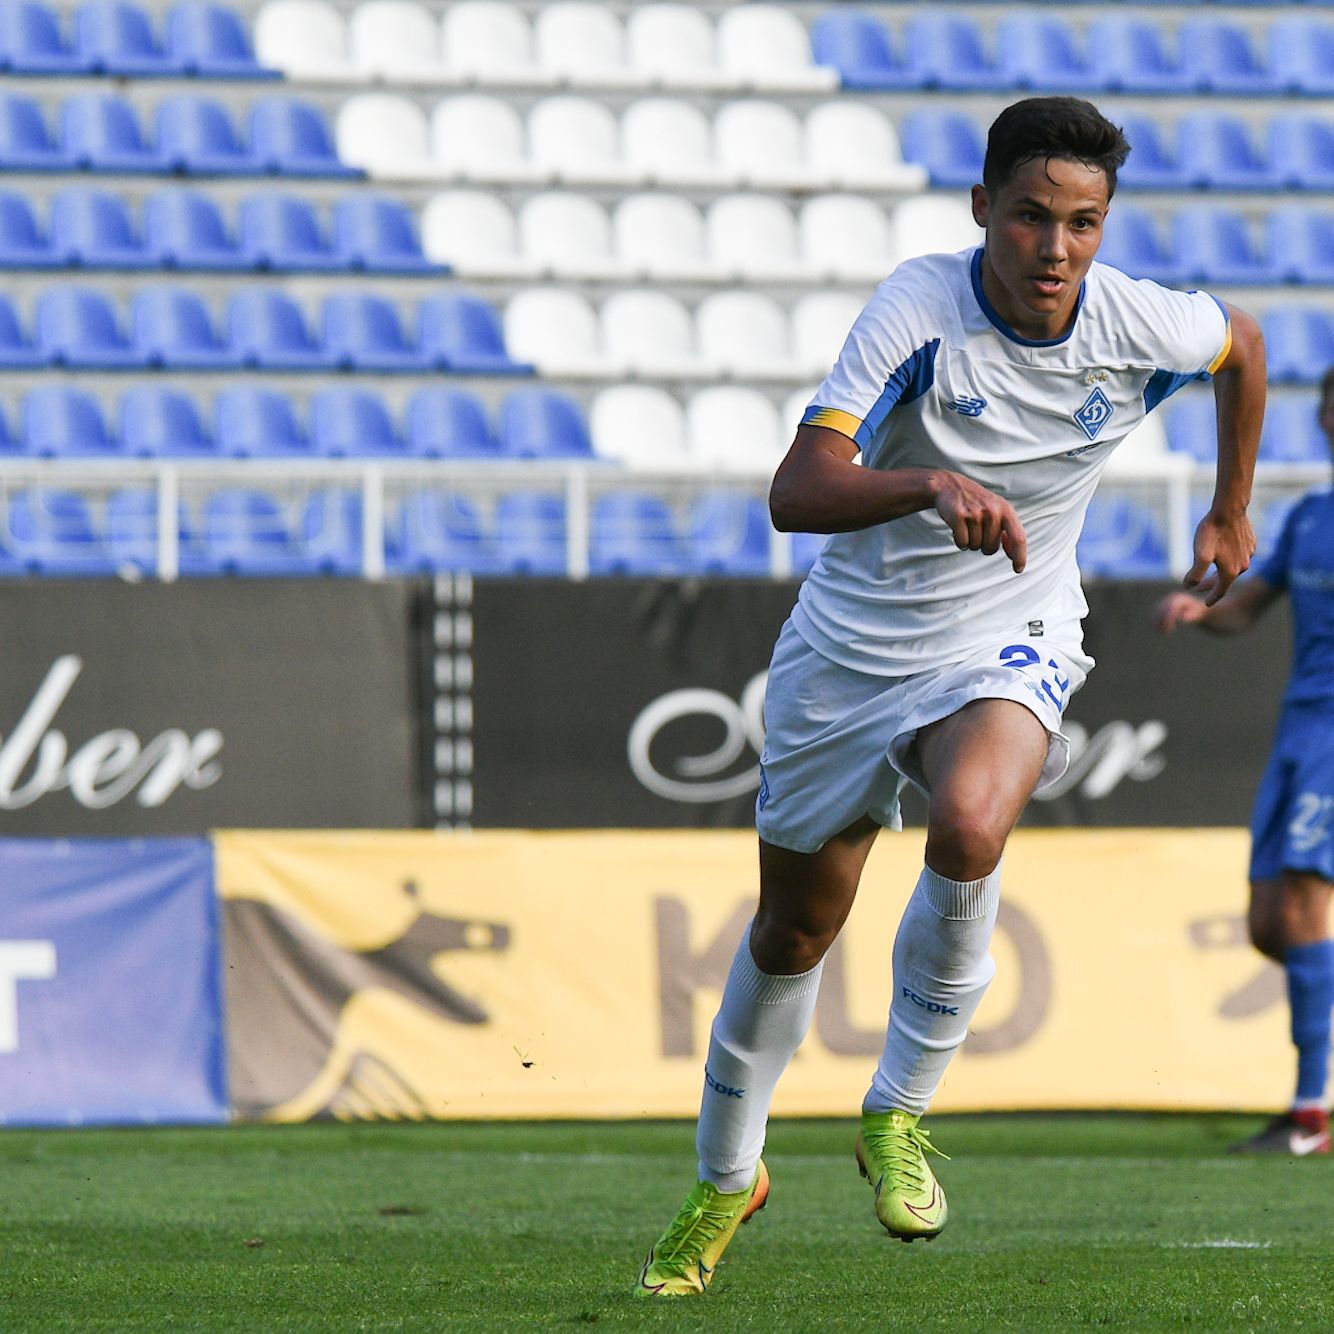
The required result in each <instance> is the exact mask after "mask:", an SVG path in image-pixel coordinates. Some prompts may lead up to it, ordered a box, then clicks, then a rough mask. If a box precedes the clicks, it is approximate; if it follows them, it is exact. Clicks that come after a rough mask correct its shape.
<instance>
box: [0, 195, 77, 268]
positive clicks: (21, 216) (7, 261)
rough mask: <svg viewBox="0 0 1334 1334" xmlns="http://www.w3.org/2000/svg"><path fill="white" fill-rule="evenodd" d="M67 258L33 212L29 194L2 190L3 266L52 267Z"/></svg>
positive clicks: (0, 233) (0, 232)
mask: <svg viewBox="0 0 1334 1334" xmlns="http://www.w3.org/2000/svg"><path fill="white" fill-rule="evenodd" d="M63 262H64V261H63V260H62V259H61V258H60V256H59V255H57V254H56V252H55V249H54V247H53V246H52V244H51V238H50V237H49V236H47V235H46V233H45V232H44V231H43V229H42V226H41V224H40V223H39V222H38V221H37V218H36V215H35V214H34V213H33V211H32V204H31V203H30V202H29V199H28V196H27V195H26V194H23V193H22V192H20V191H18V190H0V267H3V268H7V269H49V268H55V267H56V266H58V265H60V264H62V263H63Z"/></svg>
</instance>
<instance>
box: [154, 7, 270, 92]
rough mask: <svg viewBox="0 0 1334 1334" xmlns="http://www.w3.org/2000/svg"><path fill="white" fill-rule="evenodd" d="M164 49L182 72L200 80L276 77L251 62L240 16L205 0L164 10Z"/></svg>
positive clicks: (252, 55) (248, 41) (250, 46)
mask: <svg viewBox="0 0 1334 1334" xmlns="http://www.w3.org/2000/svg"><path fill="white" fill-rule="evenodd" d="M167 50H168V51H169V52H170V53H171V57H172V59H173V60H174V61H175V63H176V65H177V67H178V68H179V69H180V70H181V72H182V73H184V74H193V75H196V76H197V77H199V78H201V79H276V78H278V77H279V75H278V71H277V70H270V69H265V68H264V66H263V65H261V64H260V63H259V61H258V60H256V59H255V50H254V47H253V46H252V45H251V42H250V34H249V33H248V32H247V31H246V27H245V24H244V23H242V21H241V17H240V15H239V14H237V13H236V11H235V10H232V9H229V8H227V7H226V6H225V5H215V4H209V3H207V2H206V0H184V3H182V4H178V5H175V6H173V8H172V9H171V10H170V11H168V14H167Z"/></svg>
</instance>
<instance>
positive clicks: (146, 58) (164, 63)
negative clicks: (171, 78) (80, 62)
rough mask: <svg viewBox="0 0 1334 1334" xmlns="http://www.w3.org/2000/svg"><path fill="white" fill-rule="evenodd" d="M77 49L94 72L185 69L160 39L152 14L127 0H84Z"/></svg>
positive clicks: (134, 74)
mask: <svg viewBox="0 0 1334 1334" xmlns="http://www.w3.org/2000/svg"><path fill="white" fill-rule="evenodd" d="M74 50H75V52H76V53H77V54H78V55H80V56H82V57H83V59H84V60H85V61H86V62H87V65H88V69H89V70H90V71H91V72H92V73H94V74H116V75H121V76H127V77H133V78H143V77H145V76H151V75H155V74H159V75H166V74H183V73H184V70H182V69H181V67H180V65H179V63H178V62H177V61H176V60H175V59H174V58H173V57H172V56H170V55H169V54H168V53H167V52H166V51H165V50H164V49H163V47H162V44H161V42H159V41H158V38H157V34H156V33H154V31H153V23H152V20H151V19H150V18H149V17H148V15H147V14H145V13H144V11H143V10H142V9H139V8H138V7H137V6H135V5H132V4H127V3H125V0H84V2H83V4H82V5H80V6H79V8H78V9H77V10H76V11H75V15H74Z"/></svg>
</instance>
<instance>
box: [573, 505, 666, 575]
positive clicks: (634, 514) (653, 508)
mask: <svg viewBox="0 0 1334 1334" xmlns="http://www.w3.org/2000/svg"><path fill="white" fill-rule="evenodd" d="M684 568H685V558H684V553H683V552H682V550H681V541H680V538H679V536H678V535H677V531H676V520H675V518H674V516H673V515H672V511H671V507H670V506H669V505H668V504H667V502H666V501H664V500H663V499H662V498H661V497H659V496H655V495H649V494H647V493H644V492H636V491H613V492H611V493H610V494H609V495H604V496H599V497H598V498H597V499H596V500H595V501H594V502H593V506H592V512H591V514H590V516H589V550H588V569H589V573H590V574H595V575H667V574H678V573H680V572H681V571H682V570H683V569H684Z"/></svg>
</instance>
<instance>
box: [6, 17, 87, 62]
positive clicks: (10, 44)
mask: <svg viewBox="0 0 1334 1334" xmlns="http://www.w3.org/2000/svg"><path fill="white" fill-rule="evenodd" d="M0 70H3V71H4V72H5V73H6V74H64V75H75V74H86V73H88V72H89V70H88V64H87V61H86V60H85V59H84V58H83V57H82V56H81V55H78V54H77V53H76V52H74V51H73V50H72V49H71V47H70V45H69V43H68V42H67V41H66V40H65V37H64V34H63V33H62V32H61V27H60V16H59V15H58V14H57V12H56V11H55V10H54V9H52V8H50V7H48V6H47V5H44V4H40V3H37V2H36V0H8V3H6V4H4V5H0Z"/></svg>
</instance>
